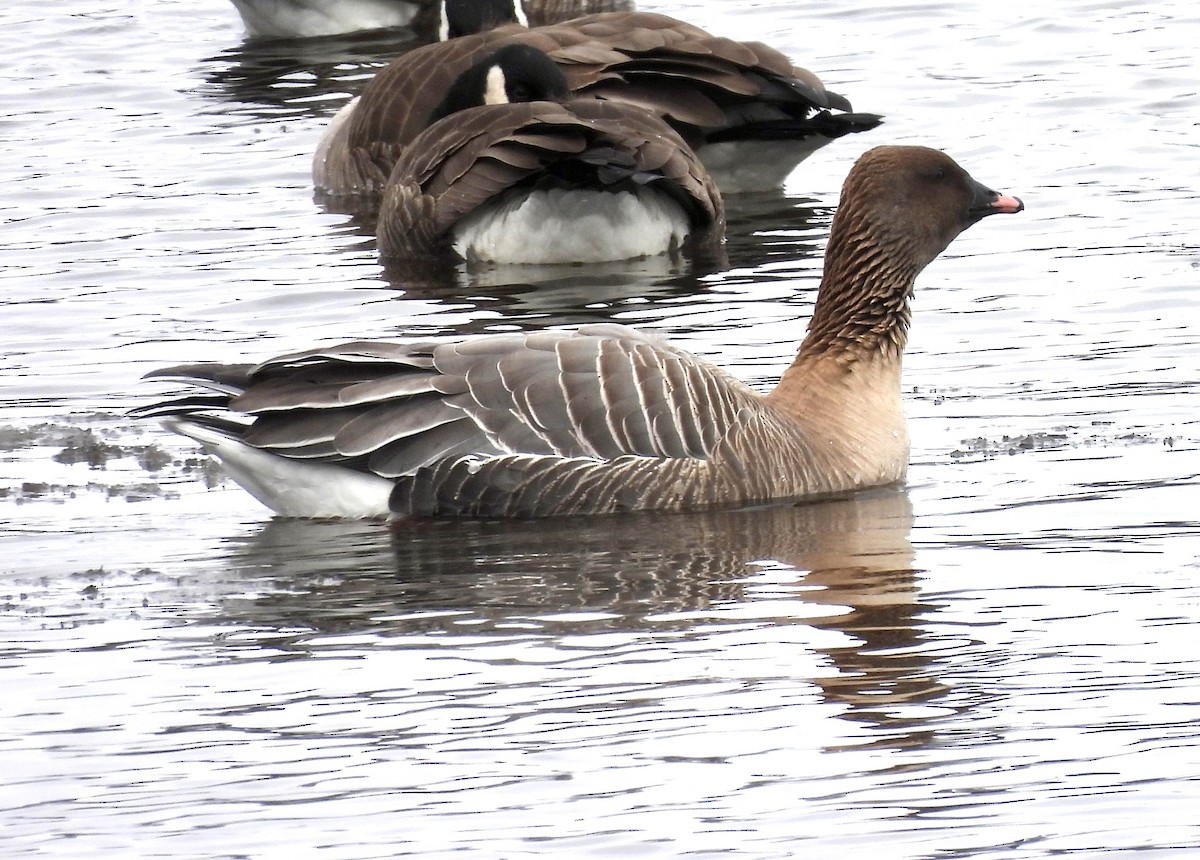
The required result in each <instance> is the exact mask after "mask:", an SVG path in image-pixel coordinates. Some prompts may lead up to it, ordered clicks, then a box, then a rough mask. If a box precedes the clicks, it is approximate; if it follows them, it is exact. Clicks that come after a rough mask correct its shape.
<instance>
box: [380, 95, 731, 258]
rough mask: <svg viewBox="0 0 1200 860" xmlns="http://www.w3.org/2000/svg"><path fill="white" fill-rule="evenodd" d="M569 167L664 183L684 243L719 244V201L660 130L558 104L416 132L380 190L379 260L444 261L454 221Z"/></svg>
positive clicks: (483, 110)
mask: <svg viewBox="0 0 1200 860" xmlns="http://www.w3.org/2000/svg"><path fill="white" fill-rule="evenodd" d="M572 160H576V161H577V162H579V164H577V165H576V167H577V168H579V167H586V169H587V171H588V172H589V173H595V174H596V176H597V181H600V177H603V176H604V175H605V174H609V175H610V179H609V180H608V181H611V182H612V183H613V184H614V185H615V184H617V183H618V182H620V181H633V182H636V183H639V184H646V183H655V184H666V183H669V184H670V185H671V188H672V194H673V196H674V197H675V199H676V200H677V202H678V203H679V204H680V205H681V206H682V207H683V208H684V210H685V211H686V212H688V214H689V218H690V220H691V221H692V223H693V226H694V228H695V233H694V236H693V240H694V241H696V242H698V243H708V242H710V241H712V240H718V241H719V239H720V236H721V234H722V231H723V229H724V209H723V204H722V202H721V197H720V193H719V192H718V191H717V188H716V185H715V184H713V182H712V180H711V179H710V178H709V176H708V173H707V171H706V170H705V169H704V166H703V164H702V163H701V162H700V160H699V159H698V158H697V157H696V155H695V153H694V152H693V151H692V150H691V149H690V148H689V147H688V146H687V144H686V143H684V141H683V140H682V139H681V138H679V136H678V135H676V134H675V132H674V131H672V130H671V128H670V127H669V126H667V125H666V124H665V123H663V122H662V121H661V120H659V119H658V118H656V117H655V116H653V115H651V114H647V113H644V112H642V111H639V110H636V109H634V108H631V107H630V106H628V105H624V104H620V103H612V102H601V101H597V100H592V99H573V100H571V101H570V102H567V103H566V104H565V105H560V104H557V103H553V102H525V103H519V104H501V105H483V106H480V107H477V108H470V109H468V110H464V111H459V112H458V113H456V114H454V115H452V116H450V117H447V118H445V119H444V120H442V121H439V122H437V123H435V124H434V125H433V126H431V127H430V128H429V129H427V130H426V131H425V132H423V133H422V134H421V135H420V136H418V138H417V139H416V140H414V141H413V144H412V146H410V147H408V149H407V150H406V152H405V153H404V154H403V155H402V156H401V157H400V159H399V160H398V161H397V162H396V164H395V166H394V168H393V171H392V176H391V178H390V180H389V183H388V185H387V187H386V189H385V190H384V194H383V200H382V203H381V206H380V212H379V221H378V228H377V229H378V237H379V247H380V251H381V253H383V254H385V255H388V256H411V255H416V254H438V253H442V252H445V251H446V250H448V248H449V245H450V236H449V233H450V230H451V228H453V227H454V225H455V224H456V223H458V222H459V221H460V220H461V219H462V218H464V217H465V216H467V215H469V214H471V213H472V212H474V211H475V210H477V209H478V208H479V207H481V206H483V205H485V204H487V203H488V202H490V201H492V200H494V199H496V198H497V197H498V196H499V195H501V194H502V193H504V192H505V191H507V190H508V189H511V188H514V187H516V186H518V185H521V184H522V183H524V182H526V181H528V180H531V179H534V178H537V177H539V176H542V175H544V174H546V172H547V171H551V170H554V169H555V168H556V167H558V166H559V165H561V164H563V163H565V162H568V161H572ZM578 172H579V171H578V170H576V171H575V173H576V174H578ZM660 179H661V180H663V182H662V183H659V182H658V180H660Z"/></svg>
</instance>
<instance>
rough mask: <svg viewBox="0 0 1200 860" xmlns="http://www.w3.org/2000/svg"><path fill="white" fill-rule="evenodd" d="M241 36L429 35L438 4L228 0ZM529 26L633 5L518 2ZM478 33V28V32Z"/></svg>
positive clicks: (590, 0) (421, 0) (612, 0)
mask: <svg viewBox="0 0 1200 860" xmlns="http://www.w3.org/2000/svg"><path fill="white" fill-rule="evenodd" d="M233 5H234V8H236V9H237V11H238V14H240V15H241V16H242V23H243V24H244V25H245V27H246V35H248V36H250V37H251V38H257V39H308V38H314V37H321V36H338V35H343V34H347V33H358V32H364V31H368V30H382V29H390V28H394V27H408V28H411V29H413V30H416V31H418V32H422V33H424V32H434V31H435V30H436V29H437V27H438V19H440V18H442V17H444V16H443V15H442V14H441V10H440V8H439V7H440V3H439V2H438V0H233ZM521 7H522V8H521V11H522V12H523V13H524V15H525V17H526V18H527V19H528V21H529V23H530V24H532V25H533V26H539V25H542V24H553V23H555V22H558V21H567V20H570V19H571V18H577V17H579V16H580V15H587V14H590V13H593V12H628V11H631V10H632V9H633V8H634V4H633V2H632V0H522V2H521ZM480 29H482V26H481V27H480Z"/></svg>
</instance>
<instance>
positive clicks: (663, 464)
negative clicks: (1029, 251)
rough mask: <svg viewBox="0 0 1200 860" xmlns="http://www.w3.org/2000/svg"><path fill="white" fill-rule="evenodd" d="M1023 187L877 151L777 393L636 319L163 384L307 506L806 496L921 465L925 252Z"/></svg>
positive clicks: (696, 501)
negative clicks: (914, 308) (905, 383)
mask: <svg viewBox="0 0 1200 860" xmlns="http://www.w3.org/2000/svg"><path fill="white" fill-rule="evenodd" d="M1022 208H1024V207H1023V204H1022V203H1021V201H1020V200H1019V199H1017V198H1015V197H1010V196H1007V195H1003V194H999V193H997V192H995V191H992V190H991V189H989V188H986V187H985V186H983V185H981V184H980V183H979V182H977V181H975V180H974V179H972V178H971V177H970V175H969V174H967V172H966V171H965V170H963V169H962V168H961V167H959V166H958V164H956V163H955V162H954V161H953V160H952V159H951V158H949V157H948V156H946V155H945V154H943V153H941V152H938V151H937V150H932V149H927V148H924V147H908V146H903V147H901V146H886V147H878V148H876V149H873V150H870V151H869V152H867V153H866V154H865V155H863V156H862V157H861V158H860V159H859V160H858V162H857V163H856V164H855V166H854V168H853V169H852V170H851V172H850V175H849V176H848V177H847V179H846V182H845V185H844V186H843V190H842V198H841V202H840V204H839V206H838V209H837V212H836V215H835V216H834V220H833V225H832V228H831V232H830V238H829V244H828V247H827V250H826V254H825V268H824V273H823V275H822V280H821V285H820V289H819V291H818V296H817V302H816V305H815V307H814V309H813V316H812V319H811V320H810V322H809V326H808V332H807V334H806V336H805V337H804V340H803V342H802V343H801V345H800V348H799V351H798V352H797V355H796V358H795V361H794V362H793V363H792V365H791V366H790V367H789V368H788V369H787V370H786V371H785V372H784V374H783V375H782V377H781V379H780V381H779V383H778V385H777V386H776V387H775V388H774V389H773V390H772V391H771V392H769V393H767V394H765V395H763V394H759V393H756V392H755V391H753V390H751V389H750V388H749V387H748V386H746V385H744V384H743V383H741V382H739V381H738V380H737V379H735V378H733V377H732V376H730V375H729V374H727V373H725V372H724V371H722V370H720V369H719V368H718V367H716V366H714V365H712V364H710V363H708V362H705V361H702V360H700V359H698V358H696V357H695V356H692V355H690V354H688V353H686V352H684V351H683V350H680V349H677V348H675V347H672V346H670V345H669V344H667V343H664V342H663V341H661V340H659V339H658V338H656V337H653V336H650V335H648V334H644V333H641V332H638V331H636V330H634V329H630V328H626V327H624V326H618V325H595V326H588V327H584V328H582V329H579V330H578V331H575V332H568V331H545V332H535V333H519V334H505V335H495V336H477V337H469V338H466V339H461V340H457V341H443V342H436V343H435V342H426V343H369V342H356V343H346V344H342V345H339V346H331V347H321V348H317V349H313V350H309V351H305V352H299V353H294V354H291V355H285V356H280V357H278V358H273V359H270V360H269V361H266V362H264V363H262V364H259V365H257V366H236V365H211V364H210V365H192V366H181V367H174V368H167V369H165V370H161V371H157V372H155V373H153V374H151V375H152V376H156V377H165V378H173V379H183V380H187V381H189V382H191V383H193V384H196V385H198V386H200V387H202V388H205V389H208V390H209V391H210V392H212V393H211V394H208V395H197V396H192V397H185V398H183V399H180V400H174V401H165V402H161V403H157V404H153V405H151V406H148V407H146V408H144V409H142V410H140V411H139V414H141V415H143V416H157V417H160V418H162V419H164V422H165V423H166V425H167V426H168V427H169V428H171V429H172V430H175V431H177V432H179V433H183V434H184V435H187V436H191V437H192V438H194V439H197V440H198V441H200V442H201V443H202V444H203V445H204V446H205V448H207V449H208V450H209V451H211V452H212V453H214V454H215V455H216V456H218V457H219V458H221V459H222V460H223V461H224V462H225V463H226V465H227V466H228V467H229V470H230V473H231V474H232V475H233V477H234V478H235V479H236V480H238V481H239V482H240V483H242V484H243V485H244V486H245V487H246V489H248V490H249V491H250V492H251V493H253V494H254V495H255V496H257V497H258V498H259V499H260V500H261V501H262V502H263V503H265V504H266V505H268V506H269V507H271V508H272V509H274V510H275V511H278V512H279V513H282V514H285V515H289V516H345V517H369V516H384V515H387V514H389V513H391V514H394V515H399V516H432V515H458V516H552V515H565V514H601V513H616V512H622V511H634V510H649V509H655V510H688V509H698V508H706V507H716V506H732V505H745V504H751V503H756V502H766V501H772V500H785V499H786V500H798V499H807V498H813V497H819V496H823V495H827V494H831V493H841V492H846V491H848V490H854V489H858V488H862V487H869V486H876V485H882V484H889V483H893V482H896V481H900V480H902V479H903V477H904V474H905V471H906V466H907V460H908V435H907V431H906V428H905V420H904V414H903V404H902V400H901V395H900V367H901V353H902V351H903V348H904V345H905V342H906V340H907V333H908V325H909V313H910V308H909V300H910V296H911V293H912V289H913V283H914V281H915V279H916V277H917V275H918V273H920V271H921V270H922V269H923V268H924V267H925V266H926V265H927V264H928V263H930V262H931V261H932V260H933V259H934V258H935V257H937V255H938V254H939V253H941V252H942V251H943V250H944V249H945V248H946V247H947V246H948V245H949V244H950V242H951V241H952V240H953V239H954V237H955V236H957V235H958V234H959V233H960V232H962V231H963V230H965V229H966V228H968V227H970V226H971V225H972V224H974V223H976V222H977V221H979V220H980V219H982V218H984V217H985V216H987V215H991V214H995V213H1014V212H1019V211H1021V209H1022Z"/></svg>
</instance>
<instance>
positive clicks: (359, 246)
mask: <svg viewBox="0 0 1200 860" xmlns="http://www.w3.org/2000/svg"><path fill="white" fill-rule="evenodd" d="M728 215H729V221H728V226H727V228H726V243H725V246H724V247H723V248H722V249H720V252H719V253H718V254H717V255H714V256H712V257H703V258H691V259H685V258H678V257H672V256H670V255H658V256H654V257H645V258H641V259H634V260H617V261H614V262H611V263H596V264H589V265H586V266H583V265H558V266H532V265H498V264H476V263H468V262H465V261H460V262H458V263H449V262H445V261H441V260H437V261H429V260H387V261H384V263H383V269H382V274H381V278H382V280H384V281H385V282H386V283H387V285H388V286H389V287H391V288H392V289H394V290H395V291H396V299H397V300H398V301H409V300H413V301H432V302H436V303H438V304H439V305H445V306H446V307H447V309H448V310H450V311H453V312H454V317H455V325H454V326H453V327H452V328H446V329H444V330H441V329H438V330H435V331H431V332H426V331H425V330H422V332H423V333H429V334H435V335H438V334H446V335H459V336H460V335H470V334H481V333H484V332H488V331H495V330H496V329H497V327H498V326H501V327H504V328H506V329H507V328H512V329H526V328H537V329H542V328H557V327H564V326H570V327H574V326H579V325H586V324H589V323H599V322H623V321H626V319H627V317H625V316H623V315H624V314H627V313H628V312H631V311H635V312H636V314H637V322H638V324H639V325H647V324H652V323H656V322H659V321H662V320H667V319H671V318H678V317H679V315H680V313H681V310H682V311H683V312H689V311H694V312H704V311H705V310H706V309H709V307H710V305H712V307H711V309H712V310H713V311H714V312H719V313H721V314H722V315H725V316H727V317H728V318H730V319H739V318H741V317H742V316H743V315H741V314H739V313H738V312H737V310H736V308H735V305H736V303H737V302H738V301H739V299H738V298H736V297H733V296H731V295H730V294H729V293H727V292H725V293H722V292H721V290H720V287H721V286H722V285H726V286H733V285H736V284H741V283H746V284H752V285H753V287H754V294H753V296H750V297H748V298H746V299H745V301H747V302H753V303H759V304H760V302H759V297H761V295H762V293H763V287H764V285H766V284H768V283H770V282H779V283H781V284H785V285H786V289H785V292H786V294H787V295H788V296H789V299H788V300H790V301H795V302H798V303H799V304H801V305H802V306H805V307H807V306H808V305H810V304H811V302H812V298H813V294H814V293H815V291H816V287H817V282H818V280H819V278H820V271H821V247H822V245H823V239H822V237H823V235H824V234H825V233H827V232H828V229H829V220H830V213H829V212H828V211H825V210H821V209H819V208H818V207H817V206H816V205H815V204H814V202H813V201H812V200H811V199H809V198H803V197H789V196H786V195H784V194H781V193H779V192H762V193H758V194H744V195H739V196H738V197H737V198H736V199H735V200H734V201H733V202H732V203H731V204H730V206H729V210H728ZM352 222H353V227H351V228H349V229H351V230H352V231H353V237H352V238H351V239H350V240H349V241H347V243H346V246H345V250H346V252H347V253H358V254H361V253H362V251H363V248H364V247H365V244H364V243H371V242H373V241H374V226H373V224H371V223H369V221H366V220H363V219H361V218H358V217H355V218H353V219H352ZM803 278H807V279H808V280H809V281H810V289H809V290H804V289H803V287H802V285H800V284H798V283H797V281H798V279H803ZM768 289H769V287H768ZM714 290H715V292H714ZM716 302H720V306H719V307H717V306H716V305H715V304H713V303H716ZM464 311H469V312H470V318H469V319H466V320H464V319H463V318H462V317H463V313H462V312H464ZM806 313H807V311H806ZM399 316H402V315H401V314H398V317H399ZM433 321H436V320H433Z"/></svg>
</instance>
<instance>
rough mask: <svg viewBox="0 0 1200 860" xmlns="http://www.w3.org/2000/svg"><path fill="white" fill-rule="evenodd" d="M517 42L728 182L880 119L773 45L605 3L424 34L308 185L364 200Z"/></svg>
mask: <svg viewBox="0 0 1200 860" xmlns="http://www.w3.org/2000/svg"><path fill="white" fill-rule="evenodd" d="M454 2H455V0H451V5H450V6H448V7H446V11H447V15H452V14H453V13H454V10H455V8H456V7H455V5H453V4H454ZM458 2H462V3H466V4H469V5H470V6H471V7H472V8H474V6H475V4H491V5H489V8H493V9H499V10H504V9H506V8H507V10H508V12H507V15H508V17H509V20H512V15H513V12H512V8H513V7H512V6H511V2H512V0H458ZM504 4H508V5H507V6H505V5H504ZM514 42H521V43H524V44H528V45H531V46H533V47H535V48H537V49H538V50H541V51H543V52H545V53H546V54H548V55H549V56H550V57H551V58H552V59H554V61H555V62H557V63H558V64H559V65H560V66H561V67H562V70H563V74H564V75H565V76H566V78H567V81H568V84H569V85H570V88H571V91H572V92H573V93H575V94H576V95H579V96H589V97H592V98H597V99H602V100H607V101H619V102H623V103H625V104H631V105H635V106H637V107H640V108H642V109H644V110H647V111H650V112H651V113H654V114H656V115H658V116H660V117H662V118H663V119H664V120H666V121H667V122H668V123H669V124H670V125H671V126H672V127H673V128H674V129H675V130H676V131H677V132H679V134H680V135H681V136H682V137H683V138H684V140H686V141H687V142H688V144H689V145H690V146H691V147H692V148H693V149H694V150H696V152H697V154H698V155H699V156H700V158H701V160H703V161H704V163H705V166H706V167H707V168H708V170H709V173H710V174H711V175H712V176H713V178H714V180H715V181H716V182H717V185H718V186H719V187H720V188H721V190H722V192H725V193H730V192H738V191H761V190H769V189H772V188H777V187H779V186H780V185H781V184H782V183H783V181H784V179H786V178H787V176H788V175H789V174H790V173H791V171H792V170H793V169H794V168H795V166H796V165H797V164H799V163H800V162H801V161H803V160H804V159H805V158H807V157H808V156H809V155H811V154H812V153H813V152H814V151H816V150H817V149H819V148H820V147H822V146H824V145H825V144H827V143H829V142H830V141H831V140H834V139H836V138H838V137H841V136H843V135H846V134H851V133H854V132H859V131H866V130H869V129H872V128H874V127H876V126H877V125H878V124H879V123H880V122H881V118H880V117H879V116H877V115H876V114H865V113H852V112H851V107H850V102H849V101H848V100H847V99H846V98H844V97H843V96H840V95H838V94H836V93H833V92H830V91H828V90H826V89H825V86H824V84H822V83H821V80H820V79H819V78H818V77H817V76H816V75H814V74H813V73H812V72H810V71H808V70H806V69H802V68H800V67H798V66H794V65H793V64H792V62H791V61H790V60H789V59H788V58H787V57H785V56H784V55H783V54H781V53H780V52H779V51H776V50H774V49H773V48H770V47H768V46H766V45H763V44H761V43H759V42H735V41H733V40H731V39H725V38H721V37H718V36H713V35H711V34H709V33H707V32H705V31H704V30H701V29H700V28H698V27H693V26H691V25H690V24H686V23H684V22H682V21H678V20H676V19H674V18H669V17H667V16H665V15H655V14H650V13H641V12H627V13H622V12H614V13H602V14H596V15H586V16H583V17H581V18H576V19H574V20H572V21H569V22H566V23H562V24H555V25H551V26H545V27H536V28H533V29H529V28H527V27H523V26H521V25H519V24H515V23H512V24H507V25H503V26H499V27H496V28H494V29H491V30H488V31H486V32H480V33H474V34H472V35H466V36H462V37H460V38H455V39H450V40H449V41H445V42H438V43H435V44H432V45H424V46H422V47H419V48H416V49H415V50H413V51H410V52H409V53H407V54H405V55H403V56H401V57H398V58H397V59H396V60H394V61H393V62H392V63H391V64H390V65H388V66H387V67H386V68H384V69H382V70H381V71H380V72H379V73H378V74H376V76H375V77H374V78H373V79H372V80H371V81H370V83H368V84H367V86H366V87H365V88H364V90H363V93H362V95H361V96H360V97H359V98H357V99H355V100H353V101H351V102H350V103H348V104H347V105H346V106H345V107H344V108H343V109H342V110H341V111H340V112H339V113H338V114H337V115H336V116H335V117H334V119H333V121H332V122H331V123H330V125H329V128H328V129H327V130H326V133H325V135H324V136H323V138H322V140H321V142H320V144H319V146H318V149H317V152H316V155H315V157H314V160H313V181H314V184H315V185H316V188H317V190H318V191H319V192H320V193H322V194H324V195H328V196H332V197H337V198H347V197H348V198H360V199H361V200H362V206H363V208H373V206H374V205H375V203H377V201H378V195H379V194H380V192H381V191H382V189H383V186H384V184H385V183H386V182H387V179H388V176H389V175H390V174H391V169H392V166H393V165H394V164H395V162H396V160H397V159H398V158H399V157H400V155H401V153H403V152H404V151H405V149H406V148H407V147H408V146H409V145H410V144H411V142H412V140H413V139H414V138H415V137H416V136H417V135H418V134H420V132H421V131H422V130H423V129H424V127H425V125H424V124H425V119H426V118H427V117H428V116H429V114H430V112H431V111H432V110H433V108H434V106H435V105H436V104H437V103H438V101H439V100H440V98H441V94H442V93H444V92H445V91H446V89H447V88H448V87H449V85H450V82H451V81H453V80H455V79H456V78H457V77H458V76H459V75H460V74H462V73H463V71H465V70H466V69H468V68H470V67H471V66H472V65H474V64H475V63H476V62H478V61H479V59H480V58H481V57H483V56H484V55H486V54H487V53H490V52H492V51H494V50H496V49H497V48H498V47H501V46H502V45H505V44H511V43H514Z"/></svg>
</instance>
